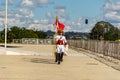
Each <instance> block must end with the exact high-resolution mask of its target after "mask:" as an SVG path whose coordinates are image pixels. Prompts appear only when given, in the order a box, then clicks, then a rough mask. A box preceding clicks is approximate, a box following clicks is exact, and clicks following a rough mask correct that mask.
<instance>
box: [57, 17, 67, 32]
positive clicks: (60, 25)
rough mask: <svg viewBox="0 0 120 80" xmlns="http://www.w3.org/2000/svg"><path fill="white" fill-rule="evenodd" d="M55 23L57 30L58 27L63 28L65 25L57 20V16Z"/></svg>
mask: <svg viewBox="0 0 120 80" xmlns="http://www.w3.org/2000/svg"><path fill="white" fill-rule="evenodd" d="M55 25H56V27H57V30H59V29H61V30H64V28H65V25H64V24H62V23H60V22H59V20H58V16H56V21H55Z"/></svg>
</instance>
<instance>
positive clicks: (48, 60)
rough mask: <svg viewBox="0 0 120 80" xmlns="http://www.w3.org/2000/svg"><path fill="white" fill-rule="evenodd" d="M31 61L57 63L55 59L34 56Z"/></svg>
mask: <svg viewBox="0 0 120 80" xmlns="http://www.w3.org/2000/svg"><path fill="white" fill-rule="evenodd" d="M30 61H31V62H32V63H44V64H55V62H54V60H53V59H43V58H32V59H31V60H30Z"/></svg>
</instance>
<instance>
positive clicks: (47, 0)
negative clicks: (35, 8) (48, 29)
mask: <svg viewBox="0 0 120 80" xmlns="http://www.w3.org/2000/svg"><path fill="white" fill-rule="evenodd" d="M39 3H40V4H47V3H49V0H39Z"/></svg>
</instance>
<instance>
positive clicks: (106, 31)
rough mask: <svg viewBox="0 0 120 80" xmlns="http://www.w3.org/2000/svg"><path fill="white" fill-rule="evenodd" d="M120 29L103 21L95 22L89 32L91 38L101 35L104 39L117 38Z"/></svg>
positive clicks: (97, 37)
mask: <svg viewBox="0 0 120 80" xmlns="http://www.w3.org/2000/svg"><path fill="white" fill-rule="evenodd" d="M119 33H120V30H119V29H118V28H117V27H114V26H113V25H112V24H110V23H108V22H104V21H100V22H97V23H96V24H95V26H94V27H93V29H92V30H91V33H90V38H91V39H99V36H103V38H104V40H116V39H118V38H119Z"/></svg>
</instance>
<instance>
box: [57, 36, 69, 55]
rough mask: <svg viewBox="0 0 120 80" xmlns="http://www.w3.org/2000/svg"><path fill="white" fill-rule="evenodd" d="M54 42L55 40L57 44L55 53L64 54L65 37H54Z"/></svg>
mask: <svg viewBox="0 0 120 80" xmlns="http://www.w3.org/2000/svg"><path fill="white" fill-rule="evenodd" d="M55 40H56V42H57V48H56V52H57V53H62V52H64V51H65V43H66V42H67V40H66V38H65V36H61V35H57V36H56V37H55ZM59 40H60V42H62V43H59Z"/></svg>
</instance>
